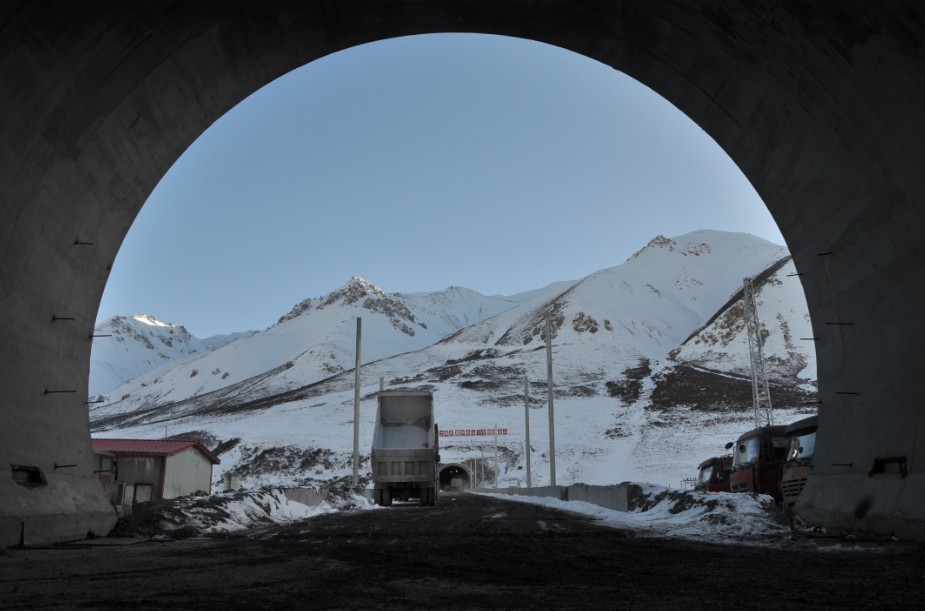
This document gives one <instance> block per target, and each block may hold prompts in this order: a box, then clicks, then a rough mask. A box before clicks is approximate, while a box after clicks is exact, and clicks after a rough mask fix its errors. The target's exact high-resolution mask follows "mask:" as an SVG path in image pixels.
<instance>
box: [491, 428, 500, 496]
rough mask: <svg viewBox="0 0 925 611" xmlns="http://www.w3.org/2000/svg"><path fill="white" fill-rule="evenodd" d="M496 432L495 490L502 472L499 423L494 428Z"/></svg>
mask: <svg viewBox="0 0 925 611" xmlns="http://www.w3.org/2000/svg"><path fill="white" fill-rule="evenodd" d="M492 430H493V432H494V434H495V490H497V489H498V474H499V473H500V472H501V465H500V463H499V462H498V425H497V424H496V425H495V428H494V429H492Z"/></svg>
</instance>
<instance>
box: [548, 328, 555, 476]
mask: <svg viewBox="0 0 925 611" xmlns="http://www.w3.org/2000/svg"><path fill="white" fill-rule="evenodd" d="M546 392H547V394H548V395H549V485H550V486H555V485H556V419H555V415H554V414H553V407H552V325H551V324H550V322H549V316H547V317H546Z"/></svg>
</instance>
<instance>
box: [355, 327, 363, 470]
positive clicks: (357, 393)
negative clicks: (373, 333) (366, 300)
mask: <svg viewBox="0 0 925 611" xmlns="http://www.w3.org/2000/svg"><path fill="white" fill-rule="evenodd" d="M362 334H363V319H362V318H361V317H359V316H357V351H356V352H357V360H356V367H355V368H354V373H353V485H354V486H359V485H360V339H361V336H362Z"/></svg>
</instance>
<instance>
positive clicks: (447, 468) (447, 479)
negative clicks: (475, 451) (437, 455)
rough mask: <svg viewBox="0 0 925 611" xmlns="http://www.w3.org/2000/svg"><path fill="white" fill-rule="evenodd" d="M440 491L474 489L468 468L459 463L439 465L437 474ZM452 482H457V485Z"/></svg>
mask: <svg viewBox="0 0 925 611" xmlns="http://www.w3.org/2000/svg"><path fill="white" fill-rule="evenodd" d="M437 480H438V481H439V483H440V490H468V489H469V488H473V487H474V481H473V480H472V474H471V473H470V472H469V467H467V466H466V465H463V464H461V463H447V464H442V465H440V471H439V473H438V474H437ZM454 480H459V481H458V483H457V482H456V481H454Z"/></svg>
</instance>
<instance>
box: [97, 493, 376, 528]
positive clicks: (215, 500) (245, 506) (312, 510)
mask: <svg viewBox="0 0 925 611" xmlns="http://www.w3.org/2000/svg"><path fill="white" fill-rule="evenodd" d="M376 507H377V506H376V505H375V504H373V503H372V502H371V501H369V500H367V499H366V498H364V497H363V496H361V495H359V494H357V493H356V492H353V491H338V492H333V493H331V494H329V495H328V498H327V499H326V500H324V501H322V502H321V503H320V504H318V505H316V506H309V505H305V504H303V503H298V502H296V501H292V500H289V499H288V498H287V497H286V493H285V492H284V491H283V490H280V489H275V490H267V491H263V492H244V493H235V494H227V495H212V496H189V497H183V498H179V499H171V500H169V501H154V502H151V503H144V504H142V505H138V506H136V508H135V510H134V511H133V512H132V514H131V515H130V516H126V517H125V518H123V520H122V521H121V522H120V525H118V526H117V527H116V531H114V534H122V535H124V534H131V535H148V536H152V535H153V538H155V539H176V538H186V537H191V536H197V535H204V534H214V533H229V532H235V531H242V530H248V529H252V528H255V527H259V526H261V525H269V524H286V523H289V522H298V521H301V520H307V519H309V518H313V517H315V516H319V515H323V514H327V513H335V512H338V511H348V510H349V511H355V510H365V509H375V508H376Z"/></svg>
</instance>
